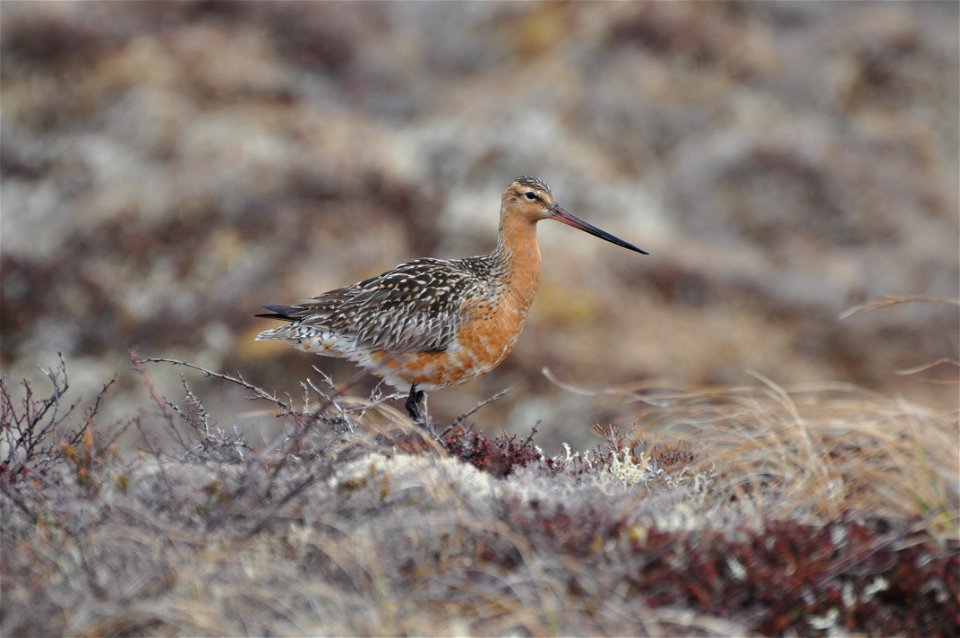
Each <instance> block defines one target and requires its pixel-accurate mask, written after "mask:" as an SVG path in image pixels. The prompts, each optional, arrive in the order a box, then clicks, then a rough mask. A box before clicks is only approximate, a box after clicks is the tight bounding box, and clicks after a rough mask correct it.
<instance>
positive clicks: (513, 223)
mask: <svg viewBox="0 0 960 638" xmlns="http://www.w3.org/2000/svg"><path fill="white" fill-rule="evenodd" d="M493 257H494V258H495V259H496V260H497V261H498V262H499V263H500V264H501V265H502V267H503V275H502V280H503V283H504V284H505V285H506V286H507V288H508V289H509V290H510V291H511V292H512V293H514V294H516V295H517V297H518V301H519V302H520V303H521V304H522V305H523V306H524V309H526V308H529V307H530V304H532V303H533V298H534V296H535V295H536V294H537V287H538V286H539V285H540V266H541V259H540V246H539V244H537V223H536V221H531V220H528V219H523V218H520V217H519V216H514V215H509V216H508V215H501V217H500V233H499V235H498V237H497V247H496V249H495V250H494V251H493Z"/></svg>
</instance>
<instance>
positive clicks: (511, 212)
mask: <svg viewBox="0 0 960 638" xmlns="http://www.w3.org/2000/svg"><path fill="white" fill-rule="evenodd" d="M500 214H501V216H503V217H506V216H516V217H519V218H520V219H524V220H527V221H529V222H530V223H534V224H535V223H537V222H539V221H541V220H544V219H553V220H555V221H558V222H561V223H563V224H566V225H568V226H573V227H574V228H578V229H580V230H582V231H584V232H587V233H590V234H591V235H593V236H595V237H599V238H600V239H603V240H606V241H608V242H610V243H612V244H616V245H617V246H622V247H624V248H627V249H629V250H633V251H635V252H638V253H642V254H644V255H649V254H650V253H648V252H647V251H645V250H643V249H642V248H637V247H636V246H634V245H633V244H631V243H629V242H625V241H623V240H622V239H620V238H619V237H615V236H613V235H611V234H610V233H608V232H607V231H605V230H601V229H600V228H597V227H596V226H594V225H592V224H588V223H587V222H585V221H583V220H582V219H580V218H579V217H577V216H576V215H574V214H573V213H571V212H569V211H567V210H564V209H563V208H562V207H561V206H560V205H559V204H557V200H556V199H554V197H553V193H552V192H550V187H549V186H547V185H546V184H545V183H544V182H543V181H542V180H539V179H537V178H536V177H520V178H518V179H516V180H514V182H513V183H512V184H510V186H508V187H507V190H505V191H503V200H502V202H501V205H500Z"/></svg>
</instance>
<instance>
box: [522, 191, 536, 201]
mask: <svg viewBox="0 0 960 638" xmlns="http://www.w3.org/2000/svg"><path fill="white" fill-rule="evenodd" d="M523 196H524V197H526V198H527V199H529V200H530V201H531V202H532V201H533V200H535V199H536V198H537V194H536V193H534V192H533V191H527V192H526V193H524V194H523Z"/></svg>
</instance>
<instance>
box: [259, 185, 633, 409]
mask: <svg viewBox="0 0 960 638" xmlns="http://www.w3.org/2000/svg"><path fill="white" fill-rule="evenodd" d="M543 219H554V220H557V221H560V222H563V223H565V224H568V225H570V226H573V227H575V228H579V229H581V230H584V231H586V232H588V233H590V234H592V235H595V236H597V237H600V238H602V239H605V240H607V241H609V242H612V243H615V244H617V245H619V246H623V247H624V248H628V249H630V250H634V251H636V252H639V253H644V254H646V251H644V250H641V249H640V248H637V247H636V246H634V245H632V244H628V243H627V242H625V241H623V240H621V239H618V238H616V237H614V236H613V235H610V234H609V233H607V232H606V231H603V230H600V229H599V228H596V227H594V226H591V225H590V224H588V223H586V222H584V221H583V220H581V219H579V218H577V217H575V216H574V215H572V214H570V213H569V212H567V211H565V210H564V209H563V208H561V207H560V206H558V205H557V203H556V201H555V200H554V197H553V194H552V193H551V192H550V189H549V188H548V187H547V185H546V184H544V183H543V182H542V181H540V180H539V179H535V178H532V177H521V178H519V179H517V180H516V181H514V182H513V183H512V184H510V186H508V187H507V189H506V190H505V191H504V193H503V198H502V201H501V206H500V232H499V235H498V240H497V247H496V248H495V249H494V250H493V252H491V253H490V254H488V255H481V256H478V257H466V258H464V259H430V258H425V259H415V260H413V261H408V262H405V263H403V264H400V265H399V266H397V267H396V268H394V269H393V270H389V271H387V272H385V273H383V274H382V275H379V276H377V277H372V278H370V279H366V280H364V281H361V282H358V283H355V284H353V285H350V286H346V287H344V288H338V289H336V290H331V291H329V292H326V293H324V294H322V295H320V296H318V297H314V298H312V299H306V300H304V301H301V302H298V303H296V304H294V305H291V306H265V308H266V309H268V310H270V313H269V314H262V315H258V316H261V317H267V318H271V319H281V320H283V321H286V322H288V323H287V324H286V325H282V326H278V327H276V328H271V329H269V330H265V331H264V332H261V333H260V334H259V335H258V336H257V339H258V340H266V339H282V340H286V341H288V342H290V343H291V344H292V345H293V346H294V347H296V348H299V349H301V350H304V351H306V352H313V353H316V354H321V355H326V356H333V357H342V358H346V359H350V360H351V361H354V362H355V363H357V364H358V365H360V366H362V367H364V368H366V369H368V370H370V371H371V372H372V373H373V374H376V375H378V376H381V377H383V378H384V379H385V380H386V381H387V382H388V383H390V384H391V385H393V386H395V387H398V388H406V387H408V386H409V387H410V396H409V398H408V400H407V404H406V407H407V410H408V411H409V412H410V415H411V416H412V417H413V418H414V419H415V420H417V421H419V420H420V411H419V404H420V401H421V399H422V397H423V391H430V390H435V389H438V388H447V387H450V386H454V385H458V384H460V383H465V382H467V381H470V380H471V379H475V378H476V377H478V376H481V375H483V374H486V373H487V372H490V371H491V370H492V369H493V368H495V367H496V366H497V365H498V364H499V363H500V362H501V361H503V359H504V358H505V357H506V356H507V355H508V354H509V353H510V351H511V350H512V349H513V345H514V344H515V343H516V341H517V337H519V336H520V331H521V330H522V329H523V324H524V321H526V318H527V312H528V311H529V310H530V306H531V304H532V303H533V299H534V296H535V295H536V291H537V287H538V285H539V283H540V267H541V261H540V247H539V245H538V244H537V236H536V224H537V222H539V221H541V220H543Z"/></svg>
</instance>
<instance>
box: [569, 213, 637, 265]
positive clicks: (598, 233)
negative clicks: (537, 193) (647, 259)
mask: <svg viewBox="0 0 960 638" xmlns="http://www.w3.org/2000/svg"><path fill="white" fill-rule="evenodd" d="M551 219H555V220H557V221H558V222H563V223H564V224H566V225H567V226H573V227H574V228H579V229H580V230H582V231H584V232H587V233H590V234H591V235H593V236H594V237H599V238H600V239H605V240H607V241H608V242H610V243H611V244H616V245H617V246H623V247H624V248H629V249H630V250H633V251H635V252H638V253H642V254H644V255H649V254H650V253H648V252H647V251H645V250H644V249H642V248H637V247H636V246H634V245H633V244H631V243H628V242H625V241H623V240H622V239H620V238H619V237H615V236H613V235H611V234H610V233H608V232H607V231H605V230H600V229H599V228H597V227H596V226H594V225H593V224H588V223H587V222H585V221H583V220H582V219H580V218H579V217H577V216H576V215H574V214H573V213H571V212H568V211H565V210H564V209H562V208H560V207H559V206H555V207H554V208H553V215H552V216H551Z"/></svg>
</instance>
